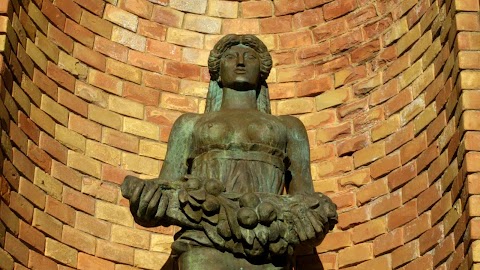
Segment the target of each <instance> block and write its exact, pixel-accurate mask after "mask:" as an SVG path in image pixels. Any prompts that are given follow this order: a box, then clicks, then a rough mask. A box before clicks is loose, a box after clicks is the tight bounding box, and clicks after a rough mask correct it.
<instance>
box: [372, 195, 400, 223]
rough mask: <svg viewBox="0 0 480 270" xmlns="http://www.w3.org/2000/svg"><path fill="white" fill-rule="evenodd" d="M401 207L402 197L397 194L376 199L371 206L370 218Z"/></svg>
mask: <svg viewBox="0 0 480 270" xmlns="http://www.w3.org/2000/svg"><path fill="white" fill-rule="evenodd" d="M401 205H402V196H401V194H400V193H399V192H395V193H390V194H388V195H386V196H383V197H381V198H378V199H376V200H375V201H373V203H372V204H371V209H372V210H371V214H372V217H378V216H381V215H384V214H386V213H388V212H390V211H392V210H395V209H396V208H398V207H400V206H401Z"/></svg>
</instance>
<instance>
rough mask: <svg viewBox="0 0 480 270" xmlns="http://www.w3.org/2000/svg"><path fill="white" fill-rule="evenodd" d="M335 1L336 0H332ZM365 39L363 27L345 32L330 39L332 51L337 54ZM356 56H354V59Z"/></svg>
mask: <svg viewBox="0 0 480 270" xmlns="http://www.w3.org/2000/svg"><path fill="white" fill-rule="evenodd" d="M332 3H335V2H332ZM362 41H363V36H362V31H361V29H356V30H354V31H352V32H350V33H347V34H344V35H342V36H339V37H337V38H333V39H332V40H330V51H331V53H332V54H336V53H339V52H342V51H345V50H348V49H350V48H352V47H356V45H357V44H359V43H361V42H362ZM353 60H354V58H353V57H352V61H353Z"/></svg>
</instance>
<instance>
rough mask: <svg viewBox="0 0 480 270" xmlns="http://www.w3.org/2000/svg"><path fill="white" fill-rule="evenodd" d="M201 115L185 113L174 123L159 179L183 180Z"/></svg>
mask: <svg viewBox="0 0 480 270" xmlns="http://www.w3.org/2000/svg"><path fill="white" fill-rule="evenodd" d="M199 117H200V115H198V114H191V113H188V114H183V115H182V116H180V117H179V118H178V119H177V120H176V121H175V123H174V124H173V127H172V131H171V132H170V137H169V139H168V147H167V154H166V156H165V161H164V162H163V165H162V170H161V171H160V175H159V177H158V178H159V179H162V180H167V181H174V180H181V179H183V177H184V176H185V175H186V174H187V171H188V158H189V157H190V154H191V151H192V137H193V136H192V135H193V128H194V126H195V124H196V122H197V119H198V118H199Z"/></svg>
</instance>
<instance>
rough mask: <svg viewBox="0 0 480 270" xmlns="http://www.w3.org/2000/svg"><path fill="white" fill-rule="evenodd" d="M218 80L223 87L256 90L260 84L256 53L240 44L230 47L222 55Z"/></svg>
mask: <svg viewBox="0 0 480 270" xmlns="http://www.w3.org/2000/svg"><path fill="white" fill-rule="evenodd" d="M220 79H221V81H222V85H223V87H228V88H232V89H235V90H250V89H257V87H258V84H259V83H260V58H259V57H258V54H257V52H256V51H255V50H254V49H252V48H250V47H247V46H245V45H242V44H239V45H235V46H232V47H230V48H229V49H228V50H227V51H226V52H225V53H223V55H222V59H221V62H220Z"/></svg>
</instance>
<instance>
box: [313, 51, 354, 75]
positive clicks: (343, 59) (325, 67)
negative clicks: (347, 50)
mask: <svg viewBox="0 0 480 270" xmlns="http://www.w3.org/2000/svg"><path fill="white" fill-rule="evenodd" d="M349 64H350V60H349V59H348V57H347V56H340V57H338V58H336V59H333V60H331V61H329V62H326V63H323V64H319V65H317V66H316V71H315V72H316V74H318V75H319V74H326V73H330V72H336V71H339V70H341V69H342V68H345V67H347V66H348V65H349Z"/></svg>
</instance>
